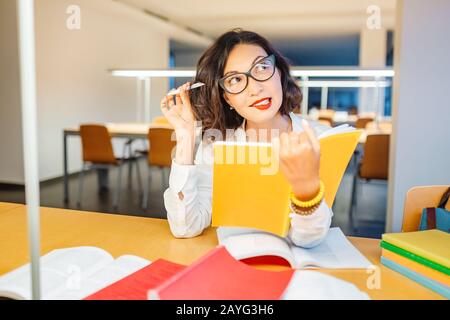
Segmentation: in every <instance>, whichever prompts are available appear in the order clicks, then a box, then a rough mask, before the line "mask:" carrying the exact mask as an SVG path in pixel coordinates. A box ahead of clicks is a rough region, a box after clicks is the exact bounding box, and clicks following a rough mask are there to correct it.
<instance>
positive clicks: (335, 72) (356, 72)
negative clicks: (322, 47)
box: [291, 69, 395, 77]
mask: <svg viewBox="0 0 450 320" xmlns="http://www.w3.org/2000/svg"><path fill="white" fill-rule="evenodd" d="M291 74H292V75H293V76H294V77H303V76H305V77H393V76H394V74H395V72H394V70H392V69H379V70H377V69H374V70H364V69H329V70H327V69H316V70H314V69H292V70H291Z"/></svg>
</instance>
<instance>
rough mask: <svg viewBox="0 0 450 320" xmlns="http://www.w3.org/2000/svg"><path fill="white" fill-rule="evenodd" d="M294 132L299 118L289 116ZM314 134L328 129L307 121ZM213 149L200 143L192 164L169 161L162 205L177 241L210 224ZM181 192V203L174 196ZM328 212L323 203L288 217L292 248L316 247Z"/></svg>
mask: <svg viewBox="0 0 450 320" xmlns="http://www.w3.org/2000/svg"><path fill="white" fill-rule="evenodd" d="M289 116H290V118H291V120H292V127H293V131H294V132H301V131H303V128H302V124H301V117H300V116H298V115H296V114H294V113H292V112H291V113H290V114H289ZM310 125H311V127H312V128H313V129H314V131H315V133H316V135H319V134H321V133H322V132H324V131H326V130H328V129H329V127H327V126H322V125H320V124H318V123H316V122H310ZM244 128H245V121H244V123H243V124H242V126H241V127H240V128H238V129H237V130H236V131H237V132H236V134H235V137H236V140H237V141H246V135H245V129H244ZM212 176H213V148H212V144H211V143H203V142H200V144H199V146H198V149H197V152H196V156H195V160H194V164H193V165H180V164H177V163H176V162H175V161H172V168H171V171H170V178H169V188H168V189H167V190H166V191H165V192H164V205H165V207H166V210H167V219H168V221H169V225H170V230H171V231H172V234H173V235H174V236H175V237H177V238H190V237H195V236H197V235H199V234H201V233H202V232H203V230H204V229H206V228H208V227H209V226H210V224H211V211H212V203H211V199H212ZM179 192H182V193H183V195H184V198H183V200H181V199H180V198H179V197H178V193H179ZM332 216H333V212H332V210H331V209H330V208H329V207H328V206H327V204H326V203H325V201H322V203H321V205H320V206H319V207H318V208H317V209H316V211H315V212H314V213H312V214H311V215H308V216H301V215H297V214H295V213H291V214H290V218H291V223H290V230H289V234H288V238H289V239H288V240H290V241H292V242H293V243H294V244H295V245H297V246H301V247H305V248H310V247H314V246H316V245H318V244H319V243H320V242H321V241H322V240H323V239H324V238H325V236H326V235H327V232H328V230H329V228H330V225H331V218H332Z"/></svg>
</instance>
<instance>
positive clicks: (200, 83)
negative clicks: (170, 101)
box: [167, 82, 205, 96]
mask: <svg viewBox="0 0 450 320" xmlns="http://www.w3.org/2000/svg"><path fill="white" fill-rule="evenodd" d="M204 85H205V84H204V83H203V82H197V83H194V84H193V85H191V86H190V87H189V90H192V89H195V88H199V87H202V86H204ZM179 93H180V90H179V89H176V90H175V89H172V90H170V91H169V93H167V95H168V96H173V95H176V94H179Z"/></svg>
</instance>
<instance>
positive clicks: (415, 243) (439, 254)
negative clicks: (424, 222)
mask: <svg viewBox="0 0 450 320" xmlns="http://www.w3.org/2000/svg"><path fill="white" fill-rule="evenodd" d="M382 239H383V241H386V242H388V243H390V244H392V245H394V246H396V247H399V248H401V249H403V250H406V251H409V252H411V253H413V254H415V255H418V256H420V257H422V258H425V259H428V260H431V261H433V262H436V263H438V264H440V265H443V266H445V267H447V268H450V234H449V233H446V232H443V231H440V230H425V231H415V232H402V233H386V234H383V236H382Z"/></svg>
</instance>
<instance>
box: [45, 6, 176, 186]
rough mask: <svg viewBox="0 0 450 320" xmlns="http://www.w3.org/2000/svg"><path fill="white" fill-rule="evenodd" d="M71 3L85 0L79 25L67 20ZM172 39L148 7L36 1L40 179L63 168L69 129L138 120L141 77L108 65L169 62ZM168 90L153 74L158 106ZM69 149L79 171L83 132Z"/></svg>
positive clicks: (163, 65) (71, 164)
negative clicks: (122, 74)
mask: <svg viewBox="0 0 450 320" xmlns="http://www.w3.org/2000/svg"><path fill="white" fill-rule="evenodd" d="M69 5H78V6H80V9H81V29H80V30H69V29H68V28H67V27H66V20H67V18H68V17H69V14H67V13H66V10H67V7H68V6H69ZM168 43H169V40H168V36H167V35H165V34H163V33H160V32H159V30H158V29H157V28H155V27H154V25H153V24H152V22H151V21H149V19H147V18H146V17H145V16H144V15H143V14H141V13H139V12H135V11H133V10H131V9H129V8H126V7H123V6H122V5H120V4H117V3H115V2H113V1H110V0H95V1H92V0H39V1H36V61H37V86H38V87H37V88H38V101H37V103H38V118H39V119H38V121H39V151H40V158H39V164H40V178H41V180H44V179H48V178H53V177H57V176H61V175H62V167H63V157H62V151H63V143H62V137H63V128H65V127H73V126H78V125H79V124H80V123H83V122H91V123H92V122H100V123H104V122H117V121H120V122H126V121H135V120H136V82H135V80H134V79H129V78H114V77H112V76H111V75H109V74H108V72H107V70H108V69H111V68H144V67H145V68H166V67H167V65H168ZM166 90H167V80H166V79H156V80H154V81H152V97H151V104H152V107H153V108H154V109H155V110H159V100H160V97H161V96H162V95H163V94H164V92H166ZM154 113H155V112H153V114H154ZM116 146H118V145H117V144H116ZM117 151H121V150H117ZM69 155H70V157H69V171H70V172H73V171H78V170H79V168H80V165H81V148H80V141H79V139H77V138H74V139H72V140H71V142H69Z"/></svg>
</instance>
